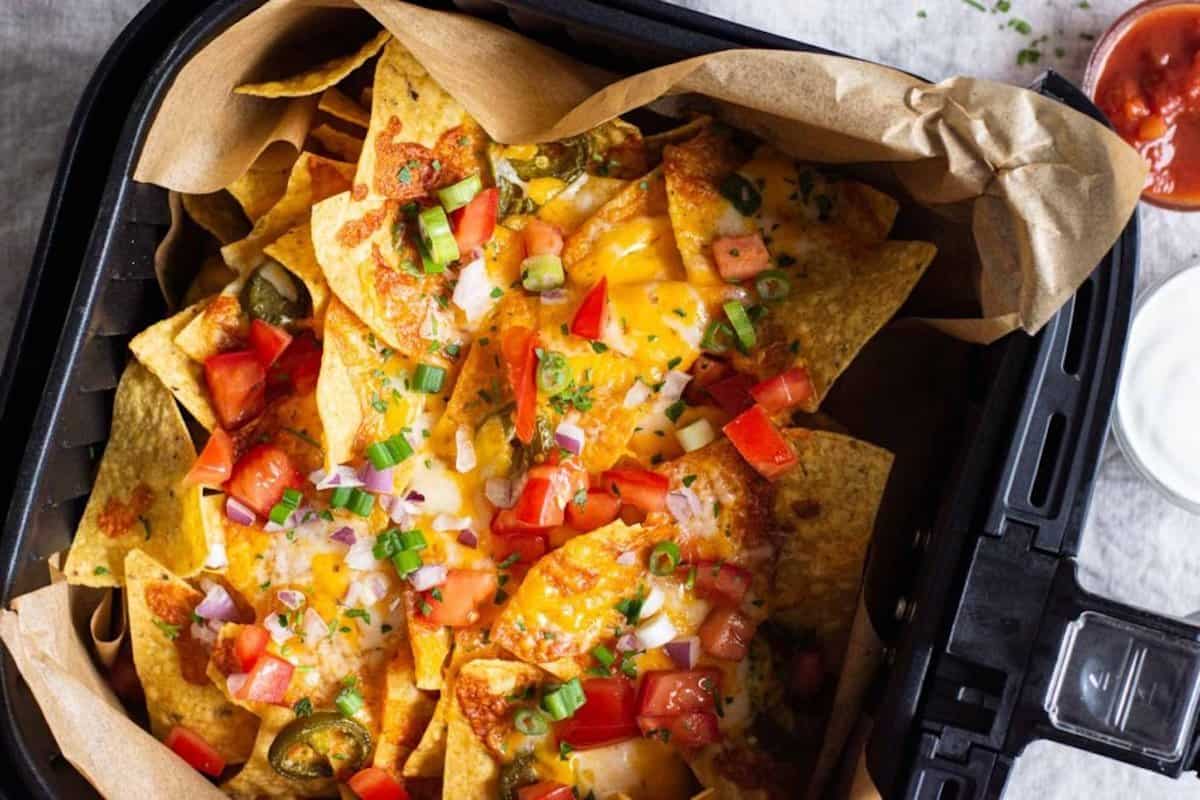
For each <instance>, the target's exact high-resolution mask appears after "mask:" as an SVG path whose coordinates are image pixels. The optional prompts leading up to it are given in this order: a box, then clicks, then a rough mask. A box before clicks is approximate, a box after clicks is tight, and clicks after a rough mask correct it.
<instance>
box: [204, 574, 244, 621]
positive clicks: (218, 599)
mask: <svg viewBox="0 0 1200 800" xmlns="http://www.w3.org/2000/svg"><path fill="white" fill-rule="evenodd" d="M196 616H199V617H204V618H205V619H219V620H221V621H223V622H228V621H230V620H231V619H233V618H234V617H236V616H237V606H236V605H234V602H233V598H232V597H230V596H229V592H227V591H225V587H224V586H222V585H221V584H219V583H214V584H212V585H211V586H210V587H209V588H208V592H207V593H206V594H205V595H204V599H203V600H201V601H200V603H199V604H198V605H197V606H196Z"/></svg>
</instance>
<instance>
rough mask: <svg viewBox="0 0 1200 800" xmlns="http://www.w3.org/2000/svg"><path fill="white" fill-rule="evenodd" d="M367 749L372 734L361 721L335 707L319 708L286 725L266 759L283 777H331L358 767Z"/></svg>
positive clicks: (368, 750) (367, 751)
mask: <svg viewBox="0 0 1200 800" xmlns="http://www.w3.org/2000/svg"><path fill="white" fill-rule="evenodd" d="M370 751H371V734H370V733H369V732H368V731H367V729H366V728H364V727H363V726H362V725H361V724H359V723H358V722H355V721H354V720H352V719H349V718H348V717H343V716H342V715H341V714H339V713H338V712H336V711H318V712H317V713H315V714H312V715H311V716H307V717H298V718H296V719H295V720H293V721H292V722H289V723H288V724H287V725H285V726H284V727H283V729H282V730H281V731H279V733H278V734H276V736H275V741H273V742H271V748H270V749H269V750H268V751H267V760H268V761H269V762H270V764H271V768H272V769H274V770H275V771H276V772H278V773H279V774H280V775H282V776H283V777H285V778H291V779H293V780H306V779H309V778H330V777H333V775H334V774H335V773H336V774H347V775H348V774H351V773H353V772H355V771H357V770H358V768H359V767H360V766H362V764H363V762H364V761H366V759H367V754H368V753H370Z"/></svg>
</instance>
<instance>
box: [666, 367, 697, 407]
mask: <svg viewBox="0 0 1200 800" xmlns="http://www.w3.org/2000/svg"><path fill="white" fill-rule="evenodd" d="M691 379H692V376H691V375H688V374H687V373H686V372H680V371H679V370H677V369H673V370H671V371H670V372H668V373H667V377H666V378H665V379H664V380H663V385H662V389H660V390H659V393H658V394H659V396H660V397H662V398H663V399H664V400H671V401H674V400H678V399H679V398H681V397H683V390H684V388H686V387H687V385H688V381H690V380H691Z"/></svg>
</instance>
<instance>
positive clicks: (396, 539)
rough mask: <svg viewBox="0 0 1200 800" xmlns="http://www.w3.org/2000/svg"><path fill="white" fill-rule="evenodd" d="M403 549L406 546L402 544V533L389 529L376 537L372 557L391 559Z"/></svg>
mask: <svg viewBox="0 0 1200 800" xmlns="http://www.w3.org/2000/svg"><path fill="white" fill-rule="evenodd" d="M403 549H404V546H403V545H402V544H401V543H400V531H398V530H396V529H395V528H388V529H387V530H386V531H384V532H383V533H381V534H379V536H377V537H375V544H374V545H373V546H372V547H371V555H373V556H375V558H378V559H380V560H383V559H385V558H391V557H392V556H394V555H396V553H399V552H400V551H401V550H403Z"/></svg>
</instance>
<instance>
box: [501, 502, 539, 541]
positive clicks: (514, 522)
mask: <svg viewBox="0 0 1200 800" xmlns="http://www.w3.org/2000/svg"><path fill="white" fill-rule="evenodd" d="M547 530H549V529H548V528H539V527H537V526H534V525H526V524H525V523H524V522H521V520H519V519H517V512H516V509H515V508H502V509H500V510H499V511H497V512H496V516H494V517H492V533H495V534H498V535H500V536H509V535H512V534H521V533H538V534H542V535H545V533H546V532H547Z"/></svg>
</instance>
